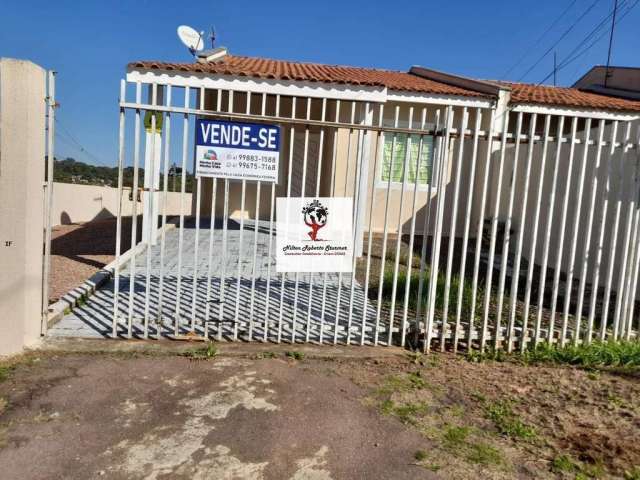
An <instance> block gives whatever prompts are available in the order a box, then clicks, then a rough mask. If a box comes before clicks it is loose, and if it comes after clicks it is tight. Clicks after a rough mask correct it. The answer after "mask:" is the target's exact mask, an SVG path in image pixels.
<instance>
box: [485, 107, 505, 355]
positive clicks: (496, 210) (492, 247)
mask: <svg viewBox="0 0 640 480" xmlns="http://www.w3.org/2000/svg"><path fill="white" fill-rule="evenodd" d="M508 131H509V115H508V114H507V115H505V117H504V118H503V119H502V136H501V140H500V160H499V161H498V173H497V182H495V185H496V187H495V188H496V193H495V200H494V205H493V214H492V215H491V232H490V235H489V258H488V262H487V273H486V281H485V287H484V288H485V292H484V308H483V313H482V336H481V337H480V351H481V352H484V348H485V345H486V343H487V334H488V331H489V330H488V325H489V309H490V308H491V287H492V283H493V269H494V262H495V252H496V236H497V235H498V215H499V214H500V198H501V196H502V177H503V176H504V175H503V171H504V159H505V155H506V152H507V133H508ZM499 335H500V329H499V328H497V323H496V328H495V336H496V337H498V336H499ZM494 343H495V342H494Z"/></svg>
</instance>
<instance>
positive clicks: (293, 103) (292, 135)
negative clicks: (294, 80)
mask: <svg viewBox="0 0 640 480" xmlns="http://www.w3.org/2000/svg"><path fill="white" fill-rule="evenodd" d="M291 118H296V97H293V98H292V100H291ZM294 138H295V126H294V124H293V123H292V124H291V130H290V138H289V171H288V172H287V198H291V178H292V177H293V173H292V172H293V144H294ZM276 234H277V232H276ZM281 275H282V276H281V281H280V312H279V314H278V343H280V342H281V341H282V315H283V313H284V289H285V283H286V279H287V277H286V273H282V274H281Z"/></svg>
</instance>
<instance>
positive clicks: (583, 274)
mask: <svg viewBox="0 0 640 480" xmlns="http://www.w3.org/2000/svg"><path fill="white" fill-rule="evenodd" d="M604 127H605V121H604V120H600V122H598V140H597V146H596V159H595V162H594V165H593V173H592V177H591V196H590V199H589V209H588V210H587V212H588V217H587V226H586V237H585V242H584V245H585V250H584V253H583V255H582V267H581V269H580V276H579V278H580V284H579V286H578V304H577V307H576V339H575V343H576V344H577V342H578V336H579V333H580V326H581V320H582V306H583V304H584V291H585V287H586V284H587V268H588V266H589V259H590V255H589V252H590V250H591V233H592V229H593V218H594V216H595V215H594V212H595V209H596V197H597V196H598V173H599V171H600V160H601V158H602V140H603V138H604ZM585 148H586V146H585ZM597 292H598V285H592V288H591V296H596V295H597ZM592 328H593V324H588V325H587V332H586V334H585V342H586V343H589V342H590V341H591V329H592Z"/></svg>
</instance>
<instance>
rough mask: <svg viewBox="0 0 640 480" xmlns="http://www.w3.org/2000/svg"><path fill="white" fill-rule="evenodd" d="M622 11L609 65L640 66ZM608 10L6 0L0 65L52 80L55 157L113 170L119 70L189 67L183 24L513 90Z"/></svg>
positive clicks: (508, 4) (568, 4)
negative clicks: (138, 63)
mask: <svg viewBox="0 0 640 480" xmlns="http://www.w3.org/2000/svg"><path fill="white" fill-rule="evenodd" d="M619 1H620V4H621V9H620V11H621V12H622V14H623V15H624V14H625V12H626V11H627V9H628V8H629V7H631V6H635V8H633V9H632V10H630V11H629V13H628V14H626V17H625V18H624V19H623V20H622V21H621V22H620V23H619V24H618V26H617V27H616V35H615V39H614V50H613V58H612V64H614V65H630V66H640V59H639V58H638V50H637V46H638V45H640V29H639V28H637V26H638V25H639V24H640V5H637V6H636V5H635V3H637V1H636V0H619ZM612 6H613V0H538V1H536V2H524V1H520V2H514V1H506V0H501V1H490V0H485V1H477V0H474V1H471V0H457V1H455V2H451V1H449V2H435V1H424V0H423V1H413V2H412V1H405V0H395V1H393V2H371V1H357V2H355V1H348V0H342V1H333V0H324V1H322V2H303V1H295V2H294V1H271V2H247V1H240V0H235V1H197V0H191V1H188V2H185V1H178V0H174V1H165V0H155V1H147V0H136V1H127V2H125V1H110V2H98V1H91V0H86V1H65V0H56V1H54V2H52V1H50V0H48V1H39V0H32V1H14V0H5V1H4V2H3V7H2V15H1V16H0V56H3V57H5V56H6V57H14V58H24V59H29V60H32V61H34V62H36V63H38V64H40V65H42V66H43V67H45V68H50V69H54V70H56V71H58V77H57V91H58V101H59V102H60V104H61V107H60V109H59V110H58V118H59V128H58V132H57V140H58V141H57V144H56V152H57V156H58V157H66V156H71V157H74V158H76V159H77V160H82V161H86V162H89V163H95V164H104V165H114V164H115V162H116V154H117V139H118V132H117V125H118V114H117V112H118V110H117V100H118V89H119V81H120V78H122V76H123V75H124V71H125V66H126V64H127V63H128V62H130V61H133V60H141V59H145V60H151V59H155V60H169V61H185V62H189V61H191V58H190V55H189V54H188V52H187V51H186V49H185V48H184V47H183V46H182V45H181V43H180V42H179V41H178V38H177V37H176V33H175V30H176V27H177V26H178V25H180V24H188V25H192V26H194V27H196V28H197V29H203V30H208V29H209V27H210V26H211V25H212V24H214V25H215V26H216V30H217V32H218V44H219V45H225V46H227V47H228V48H229V50H230V52H231V53H236V54H242V55H250V56H264V57H270V58H278V59H288V60H300V61H315V62H321V63H333V64H346V65H358V66H371V67H381V68H390V69H398V70H407V69H408V68H409V67H410V66H411V65H416V64H417V65H423V66H427V67H431V68H435V69H439V70H444V71H448V72H452V73H458V74H461V75H467V76H472V77H477V78H488V79H497V78H506V79H510V80H518V79H520V77H521V76H522V75H523V74H524V73H525V72H526V71H527V70H528V69H529V67H531V66H532V65H533V64H534V63H535V62H536V61H537V60H538V58H539V57H540V56H541V54H542V53H544V52H545V51H546V50H547V49H548V48H549V47H551V45H552V44H553V43H554V42H555V41H556V40H558V39H559V38H560V37H561V35H562V34H563V33H564V32H565V31H566V30H567V29H569V28H570V27H571V25H573V24H574V23H575V22H576V20H578V18H579V17H581V16H582V19H581V20H580V21H579V22H578V23H576V24H575V26H574V27H573V29H572V30H571V31H570V32H569V33H568V34H567V35H566V36H565V37H564V38H563V39H562V40H561V41H560V42H559V44H558V45H557V47H556V48H555V50H556V51H557V54H558V59H559V60H560V61H562V60H563V59H565V58H567V56H568V55H569V54H570V52H571V51H572V50H573V48H574V47H575V46H576V45H578V44H579V42H580V41H581V40H582V39H583V38H584V37H585V36H586V35H587V34H588V33H589V32H590V31H591V30H592V29H593V28H594V27H595V26H596V25H598V23H599V22H600V21H601V20H603V19H604V18H605V17H606V16H607V14H608V13H609V12H610V11H611V9H612ZM565 9H566V14H565V15H564V16H563V17H562V18H561V19H560V20H559V21H557V22H556V23H555V25H553V28H551V29H550V31H549V32H548V33H547V34H546V35H545V36H544V37H543V38H542V40H541V41H540V42H539V43H538V44H536V41H537V40H538V39H539V38H540V36H541V35H542V34H543V33H544V32H545V31H546V30H547V29H549V27H550V26H552V24H553V21H554V20H555V19H556V18H557V17H558V16H559V15H560V14H561V13H562V12H563V11H565ZM606 25H607V28H608V26H609V25H610V21H609V22H606ZM602 32H604V29H603V30H602ZM607 41H608V34H604V36H603V38H602V40H600V41H599V42H598V43H597V44H595V45H594V46H593V47H592V48H591V49H590V50H588V51H587V52H586V53H585V54H584V55H582V56H580V57H579V58H578V59H576V60H575V61H574V62H572V63H571V64H569V65H568V66H567V67H566V68H565V69H563V70H562V71H561V72H559V75H558V84H559V85H570V84H572V83H573V81H575V80H576V79H577V78H578V77H579V76H580V75H581V73H582V72H584V71H586V70H587V69H588V68H589V67H590V66H591V65H593V64H603V63H605V61H606V55H607ZM532 46H534V48H533V49H531V47H532ZM527 52H530V53H529V54H528V55H525V54H527ZM523 56H524V58H523ZM520 59H522V61H521V63H520V64H519V65H518V66H517V68H515V69H513V70H512V71H511V72H510V73H509V75H508V76H507V77H504V74H505V72H507V71H508V70H509V68H510V67H512V66H513V65H514V64H515V63H516V62H518V60H520ZM551 70H552V56H551V55H549V56H547V57H546V58H544V59H543V60H542V61H541V62H540V63H539V65H538V66H537V67H535V68H533V69H532V70H531V72H530V73H528V74H527V75H526V76H525V77H524V78H523V79H522V80H523V81H527V82H533V83H538V82H539V81H541V80H542V79H543V78H544V77H545V76H547V74H549V72H551ZM550 81H551V80H549V82H550ZM549 82H547V83H549ZM78 144H79V145H82V146H83V147H84V149H85V151H81V149H80V147H79V146H78Z"/></svg>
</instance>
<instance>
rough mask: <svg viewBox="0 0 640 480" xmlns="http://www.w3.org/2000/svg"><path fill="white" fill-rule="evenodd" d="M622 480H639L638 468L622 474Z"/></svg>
mask: <svg viewBox="0 0 640 480" xmlns="http://www.w3.org/2000/svg"><path fill="white" fill-rule="evenodd" d="M624 480H640V466H636V467H633V468H632V469H631V470H627V471H625V472H624Z"/></svg>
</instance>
